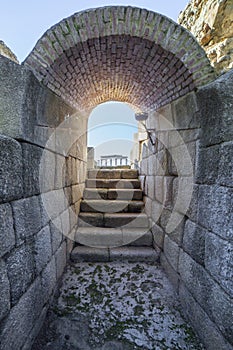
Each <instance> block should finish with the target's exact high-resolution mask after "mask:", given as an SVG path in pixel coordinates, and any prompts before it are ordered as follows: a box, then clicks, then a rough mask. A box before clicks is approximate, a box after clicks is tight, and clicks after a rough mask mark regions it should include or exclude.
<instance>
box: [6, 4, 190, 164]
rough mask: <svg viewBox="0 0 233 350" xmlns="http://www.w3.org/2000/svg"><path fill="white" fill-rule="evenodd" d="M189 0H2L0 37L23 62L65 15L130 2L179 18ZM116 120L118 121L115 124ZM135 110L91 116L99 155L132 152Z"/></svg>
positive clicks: (119, 107) (105, 110)
mask: <svg viewBox="0 0 233 350" xmlns="http://www.w3.org/2000/svg"><path fill="white" fill-rule="evenodd" d="M188 2H189V1H188V0H134V1H125V0H118V1H114V0H108V1H105V0H85V1H81V0H66V1H64V0H62V1H61V0H39V1H33V0H3V1H2V2H1V13H0V14H1V20H0V40H3V41H4V42H5V43H6V44H7V46H9V48H10V49H11V50H12V51H13V52H14V53H15V54H16V56H17V58H18V59H19V61H20V62H22V61H24V59H25V58H26V57H27V55H28V54H29V53H30V51H31V50H32V49H33V47H34V46H35V44H36V42H37V40H39V38H40V37H41V36H42V35H43V34H44V32H45V31H46V30H47V29H49V28H50V27H51V26H52V25H54V24H56V23H57V22H59V21H60V20H62V19H63V18H66V17H68V16H70V15H72V14H73V13H75V12H79V11H81V10H85V9H88V8H94V7H101V6H107V5H131V6H137V7H142V8H146V9H149V10H152V11H155V12H159V13H162V14H164V15H166V16H167V17H170V18H172V19H173V20H175V21H176V20H177V17H178V15H179V13H180V11H182V10H183V9H184V8H185V7H186V5H187V3H188ZM116 123H117V124H116ZM136 126H137V124H136V122H135V119H134V113H133V111H132V110H131V109H130V108H129V107H128V106H127V105H124V104H121V103H107V104H103V105H100V106H98V107H97V108H96V109H95V110H94V111H93V112H92V115H91V117H90V120H89V127H90V130H92V131H90V134H89V142H88V143H89V145H91V146H95V147H96V158H99V156H100V155H104V154H106V153H107V154H109V153H120V154H123V155H129V151H130V148H131V147H132V145H133V144H132V140H133V134H134V133H135V132H137V128H136Z"/></svg>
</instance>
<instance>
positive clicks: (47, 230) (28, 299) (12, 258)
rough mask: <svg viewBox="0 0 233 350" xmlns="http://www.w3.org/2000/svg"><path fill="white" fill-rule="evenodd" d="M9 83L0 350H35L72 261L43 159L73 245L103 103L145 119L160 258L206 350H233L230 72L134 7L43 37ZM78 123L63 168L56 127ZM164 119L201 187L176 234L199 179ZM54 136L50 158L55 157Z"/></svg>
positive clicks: (145, 176)
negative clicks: (174, 222) (91, 126)
mask: <svg viewBox="0 0 233 350" xmlns="http://www.w3.org/2000/svg"><path fill="white" fill-rule="evenodd" d="M0 72H1V85H0V131H1V134H3V135H4V136H1V137H0V143H1V147H0V203H1V204H0V212H1V215H0V220H2V222H1V223H0V239H1V246H0V270H1V272H0V276H1V277H0V280H1V285H2V287H1V291H2V292H1V296H0V319H1V320H0V321H1V325H0V336H1V345H0V349H1V350H7V349H9V350H10V349H16V348H19V349H24V350H26V349H30V346H31V343H32V342H33V339H34V337H35V335H36V334H37V332H38V329H39V327H40V325H41V323H42V322H43V319H44V316H45V313H46V310H47V307H48V302H49V300H50V298H51V297H52V295H53V293H54V290H55V288H56V286H57V282H58V280H59V277H60V276H61V274H62V272H63V269H64V267H65V265H66V260H67V257H68V256H69V252H70V251H71V249H72V241H71V240H69V239H68V237H67V236H66V237H63V236H62V235H61V233H60V231H59V230H58V229H57V228H56V227H57V226H58V227H59V224H58V225H57V226H56V227H55V226H54V225H53V224H52V221H51V219H50V218H49V217H48V216H47V213H46V211H45V208H44V206H43V204H42V197H43V193H42V192H41V187H40V186H39V165H40V160H41V156H42V152H43V150H44V149H45V148H46V152H47V155H48V157H47V158H46V159H47V161H48V164H46V166H45V168H46V169H50V168H51V170H54V169H55V171H51V173H49V174H50V176H48V177H47V179H46V180H47V181H46V182H45V184H44V185H43V186H42V188H43V192H45V193H46V194H47V193H54V194H55V197H56V198H57V201H55V202H54V205H56V208H57V211H56V213H57V217H56V222H59V223H60V226H61V228H63V229H66V231H67V227H68V231H72V227H74V225H75V222H74V221H73V215H72V213H73V210H75V211H76V212H77V213H78V211H79V203H80V199H81V197H82V191H83V187H84V180H85V175H86V128H87V117H88V115H89V113H90V111H91V109H92V108H94V107H95V106H96V105H98V104H99V103H101V102H105V101H108V100H118V101H123V102H127V103H129V104H131V105H132V106H133V107H134V108H135V110H140V111H147V112H149V120H148V121H147V127H149V128H150V130H151V131H153V139H154V145H149V141H148V140H145V138H144V139H142V140H141V142H140V144H141V149H142V154H141V156H142V162H141V180H142V184H143V186H144V191H145V193H146V196H147V198H146V210H147V214H148V215H149V216H150V218H151V220H152V221H154V222H155V223H154V225H153V228H152V230H153V233H154V245H155V246H157V247H159V248H160V249H161V262H162V265H163V266H164V268H165V270H166V271H167V273H168V276H169V277H170V279H171V280H172V282H173V283H174V285H175V287H176V289H177V292H178V293H179V295H180V297H181V300H182V303H183V306H184V311H185V312H186V314H187V317H188V318H190V320H191V322H192V324H193V326H194V328H195V329H196V331H197V333H198V334H199V336H200V338H201V340H202V341H203V342H204V344H205V346H206V348H207V349H209V350H210V349H211V350H217V349H218V350H219V349H224V350H225V349H226V350H229V349H231V348H232V341H233V336H232V315H231V310H232V309H231V304H230V297H232V294H231V293H232V285H231V280H232V275H231V273H232V269H231V266H230V258H231V256H232V245H231V244H230V242H231V240H232V231H231V230H232V219H231V213H230V209H231V208H232V202H231V201H232V161H231V159H232V157H231V153H232V134H233V132H232V104H233V101H232V87H233V86H232V77H233V75H232V72H229V73H228V74H226V75H225V76H222V77H221V78H219V79H218V80H216V81H213V80H214V78H215V75H214V72H213V70H212V68H211V66H210V64H209V61H208V59H207V58H206V55H205V52H204V51H203V50H202V49H201V48H200V46H199V45H198V43H197V42H196V40H195V39H194V37H193V36H191V35H190V33H189V32H187V31H186V30H185V29H184V28H182V27H181V26H179V25H177V24H176V23H174V22H172V21H171V20H169V19H167V18H166V17H164V16H162V15H159V14H156V13H153V12H150V11H147V10H142V9H136V8H131V7H107V8H103V9H96V10H88V11H84V12H81V13H78V14H75V15H73V16H71V17H69V18H68V19H65V20H63V21H61V22H60V23H58V24H57V25H55V26H54V27H52V28H51V29H50V30H48V31H47V32H46V33H45V34H44V36H43V37H42V38H41V39H40V40H39V41H38V43H37V45H36V47H35V49H34V50H33V51H32V53H31V54H30V55H29V56H28V58H27V59H26V61H25V63H24V65H21V66H20V65H17V64H16V63H14V62H11V61H10V60H8V59H7V58H4V57H1V59H0ZM206 84H208V85H206ZM77 111H78V112H77ZM73 115H74V116H75V115H77V118H76V119H75V120H76V124H73V126H74V129H77V130H79V135H80V136H79V137H78V139H77V142H76V144H74V145H73V146H72V147H71V149H70V151H69V153H68V154H64V152H62V148H60V146H59V147H56V146H57V145H58V144H59V145H60V144H62V139H64V138H67V135H70V134H69V133H72V132H73V130H71V128H67V127H65V126H64V127H63V128H59V131H58V130H57V129H56V127H57V126H59V125H60V124H61V123H62V122H63V121H64V120H66V119H67V120H69V116H73ZM161 115H162V116H163V117H164V118H165V119H166V120H168V121H170V122H172V124H173V126H174V127H175V128H176V129H177V130H178V131H179V134H180V135H181V137H182V138H183V141H184V144H185V145H186V146H187V149H188V150H189V154H190V155H191V160H192V164H193V167H192V172H193V175H194V191H193V197H192V201H191V204H190V207H189V209H188V211H187V212H186V211H185V212H184V211H183V207H182V206H181V207H180V208H177V215H178V216H179V215H180V216H181V218H182V220H181V222H180V224H179V226H178V227H176V229H175V231H174V232H171V233H170V232H167V231H166V225H167V222H168V220H169V217H170V215H171V212H172V209H173V208H174V203H175V202H176V196H177V192H178V188H181V189H182V188H185V181H187V179H188V178H190V174H189V173H188V172H186V170H187V167H186V165H185V162H183V163H184V164H183V163H182V164H181V165H182V169H183V172H182V173H179V172H178V169H177V167H176V165H175V164H174V161H173V160H172V158H171V154H172V153H173V154H180V152H181V148H180V144H179V142H178V143H176V142H177V141H176V138H175V137H173V136H174V133H175V131H174V130H169V129H168V127H167V126H166V125H167V124H166V123H165V124H164V123H162V122H161V118H160V116H161ZM54 132H55V145H54V144H53V143H52V142H50V143H47V141H48V139H49V137H50V136H51V135H54ZM165 145H166V147H165ZM77 146H78V147H77ZM57 150H59V152H58V151H57ZM64 159H65V162H66V166H64V169H63V171H64V179H63V180H62V181H61V179H60V177H59V176H58V174H57V173H56V171H57V170H58V169H59V166H60V164H62V161H63V160H64ZM181 159H182V154H181ZM178 175H179V177H178ZM64 192H65V194H66V198H67V199H68V202H66V203H64V201H63V202H62V200H63V196H62V194H63V193H64ZM59 198H60V200H59ZM160 209H161V210H162V212H161V215H160V217H159V220H156V218H157V217H158V215H157V213H158V211H160Z"/></svg>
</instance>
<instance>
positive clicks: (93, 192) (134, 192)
mask: <svg viewBox="0 0 233 350" xmlns="http://www.w3.org/2000/svg"><path fill="white" fill-rule="evenodd" d="M83 197H84V199H110V200H113V199H119V200H128V201H129V200H142V198H143V193H142V190H140V189H122V188H121V189H103V188H102V189H99V188H91V189H90V188H86V189H85V191H84V195H83Z"/></svg>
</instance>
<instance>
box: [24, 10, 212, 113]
mask: <svg viewBox="0 0 233 350" xmlns="http://www.w3.org/2000/svg"><path fill="white" fill-rule="evenodd" d="M24 64H25V65H26V66H27V67H29V68H30V69H31V70H32V71H33V73H34V74H35V76H36V77H37V78H38V79H39V80H40V81H41V82H42V83H43V84H44V85H46V86H48V87H49V88H50V89H51V90H52V91H54V92H55V93H56V94H57V95H58V96H61V97H62V98H63V99H65V100H66V101H67V102H69V103H70V104H72V105H73V106H75V107H76V108H77V109H78V110H82V111H83V110H87V109H90V108H93V107H95V106H96V105H98V104H99V103H101V102H105V101H109V100H117V101H122V102H128V103H130V104H132V105H134V106H135V107H137V108H139V109H142V110H147V111H148V110H150V111H152V110H155V109H157V108H159V107H161V106H163V105H166V104H168V103H170V102H172V101H173V100H175V99H178V98H179V97H181V96H183V95H185V94H187V93H188V92H190V91H193V90H194V89H195V88H197V87H199V86H202V85H204V84H206V83H208V82H209V81H211V80H213V78H214V73H213V69H212V68H211V66H210V63H209V61H208V59H207V57H206V54H205V52H204V50H203V49H202V48H201V47H200V46H199V44H198V43H197V41H196V40H195V38H194V37H193V36H192V35H191V34H190V33H189V32H188V31H186V30H185V29H184V28H183V27H182V26H180V25H178V24H176V23H175V22H173V21H172V20H170V19H168V18H167V17H165V16H163V15H160V14H158V13H154V12H151V11H147V10H144V9H139V8H132V7H123V6H119V7H117V6H116V7H115V6H112V7H104V8H97V9H91V10H87V11H83V12H80V13H76V14H74V15H72V16H71V17H69V18H66V19H64V20H62V21H61V22H60V23H58V24H56V25H55V26H53V27H52V28H50V29H49V30H48V31H47V32H46V33H45V34H44V35H43V36H42V38H41V39H40V40H39V41H38V42H37V44H36V46H35V48H34V49H33V51H32V52H31V53H30V55H29V56H28V57H27V58H26V60H25V62H24Z"/></svg>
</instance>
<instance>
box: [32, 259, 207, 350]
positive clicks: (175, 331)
mask: <svg viewBox="0 0 233 350" xmlns="http://www.w3.org/2000/svg"><path fill="white" fill-rule="evenodd" d="M179 308H180V305H179V303H178V302H177V297H176V294H175V293H174V290H173V288H172V286H171V285H170V283H169V281H168V279H167V278H166V276H165V274H164V272H163V270H162V269H161V268H160V267H159V266H157V265H153V264H145V263H140V264H139V263H132V264H129V263H119V262H117V263H115V262H112V263H79V264H75V265H73V266H69V267H68V270H67V272H66V274H65V275H64V277H63V283H62V286H61V289H60V294H59V295H58V297H57V300H55V301H54V303H53V305H52V306H51V308H50V311H49V314H48V316H47V319H46V322H45V324H44V327H43V328H42V330H41V332H40V334H39V336H38V338H37V339H36V341H35V343H34V345H33V347H32V350H58V349H59V350H168V349H169V350H201V349H204V348H203V347H202V345H201V344H200V343H199V342H198V340H197V339H196V337H195V336H194V334H193V331H192V329H191V328H190V326H189V325H188V324H187V323H186V322H185V321H184V319H183V318H182V317H181V315H180V313H179Z"/></svg>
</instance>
